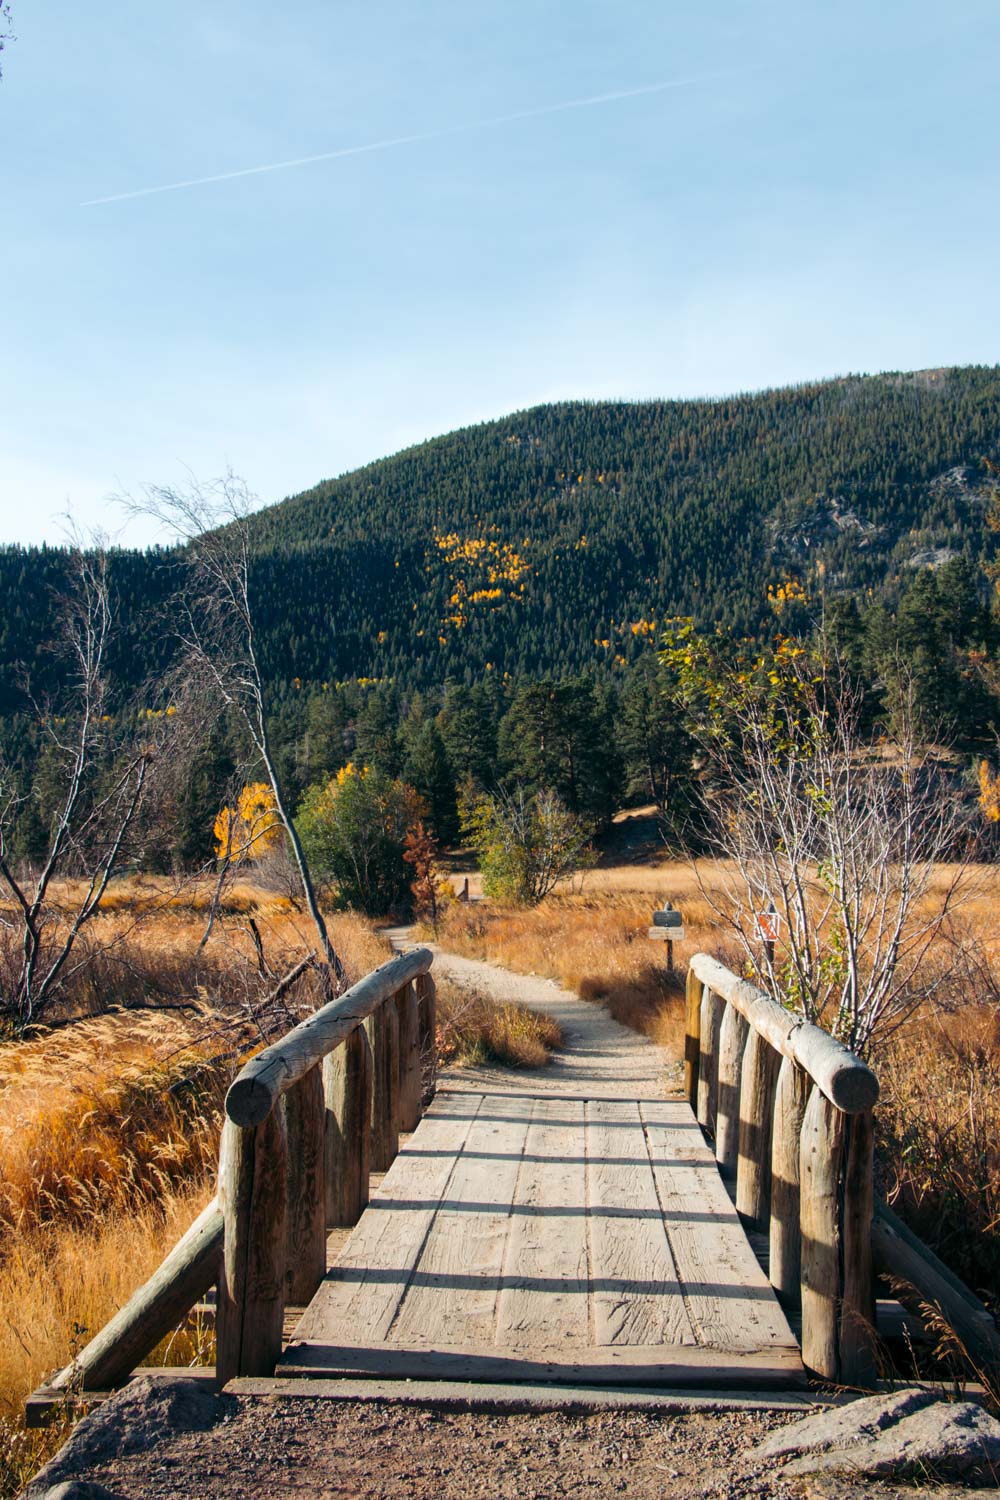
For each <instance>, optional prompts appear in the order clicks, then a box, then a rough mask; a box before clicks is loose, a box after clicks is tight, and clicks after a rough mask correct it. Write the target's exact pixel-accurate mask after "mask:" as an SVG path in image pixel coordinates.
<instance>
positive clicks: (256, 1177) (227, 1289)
mask: <svg viewBox="0 0 1000 1500" xmlns="http://www.w3.org/2000/svg"><path fill="white" fill-rule="evenodd" d="M287 1202H288V1141H287V1136H286V1131H285V1118H284V1114H283V1113H282V1112H281V1111H280V1110H275V1111H274V1112H273V1113H272V1114H270V1115H268V1116H267V1118H266V1119H265V1120H264V1123H263V1124H262V1125H258V1126H256V1127H253V1126H251V1127H250V1128H249V1129H243V1128H242V1127H241V1126H239V1125H234V1124H233V1122H232V1120H226V1122H225V1124H224V1125H223V1127H222V1149H221V1151H220V1159H219V1207H220V1208H221V1210H222V1218H223V1223H224V1225H225V1229H224V1238H223V1254H222V1261H221V1272H220V1275H219V1301H218V1316H217V1319H216V1347H217V1353H216V1368H217V1370H218V1374H219V1380H220V1383H224V1382H225V1381H227V1380H231V1379H232V1378H233V1376H234V1375H269V1374H270V1373H271V1371H272V1370H273V1369H274V1362H275V1360H276V1359H277V1357H278V1355H279V1354H280V1353H281V1333H282V1321H283V1318H284V1312H285V1253H286V1231H285V1224H286V1209H287Z"/></svg>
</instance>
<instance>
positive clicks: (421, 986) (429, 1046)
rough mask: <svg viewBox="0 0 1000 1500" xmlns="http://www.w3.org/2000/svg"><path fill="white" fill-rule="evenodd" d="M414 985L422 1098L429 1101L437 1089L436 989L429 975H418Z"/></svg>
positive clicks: (431, 976) (432, 978)
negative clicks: (416, 1003)
mask: <svg viewBox="0 0 1000 1500" xmlns="http://www.w3.org/2000/svg"><path fill="white" fill-rule="evenodd" d="M415 983H416V988H417V999H418V1001H419V1004H420V1011H419V1015H420V1073H421V1081H422V1083H423V1096H424V1098H425V1099H431V1098H433V1096H434V1091H435V1089H436V1088H437V1065H438V1055H437V988H436V986H435V984H434V976H433V974H431V973H425V974H421V975H419V976H418V978H417V980H416V981H415Z"/></svg>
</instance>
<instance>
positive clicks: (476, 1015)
mask: <svg viewBox="0 0 1000 1500" xmlns="http://www.w3.org/2000/svg"><path fill="white" fill-rule="evenodd" d="M437 1004H438V1011H437V1015H438V1024H437V1043H438V1058H439V1060H440V1062H441V1065H442V1066H443V1067H448V1066H449V1065H451V1066H455V1067H473V1066H475V1065H477V1064H480V1063H491V1062H492V1063H499V1064H501V1065H502V1066H503V1067H507V1068H541V1067H544V1066H545V1064H546V1063H547V1062H548V1060H549V1057H550V1056H551V1053H552V1049H553V1048H554V1047H558V1046H560V1045H561V1043H562V1031H561V1029H560V1026H559V1023H558V1021H555V1020H554V1019H553V1018H552V1016H548V1015H545V1014H543V1013H542V1012H540V1011H535V1010H529V1008H528V1007H527V1006H525V1005H512V1004H506V1005H505V1004H500V1003H498V1002H497V1001H496V1000H490V999H488V998H487V997H486V996H484V995H480V994H478V993H475V992H470V991H469V990H467V989H461V988H459V986H458V985H455V984H452V983H451V982H450V981H449V980H447V979H442V980H439V981H438V985H437Z"/></svg>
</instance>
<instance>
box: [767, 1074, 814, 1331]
mask: <svg viewBox="0 0 1000 1500" xmlns="http://www.w3.org/2000/svg"><path fill="white" fill-rule="evenodd" d="M811 1092H812V1079H811V1078H810V1077H809V1074H808V1073H807V1072H805V1070H804V1069H803V1068H800V1067H799V1065H798V1063H795V1062H792V1060H791V1058H790V1057H783V1058H782V1060H781V1067H780V1068H779V1069H778V1083H777V1087H776V1088H775V1092H774V1119H773V1122H772V1128H771V1219H770V1226H769V1246H770V1250H769V1258H768V1275H769V1277H770V1280H771V1285H772V1286H773V1287H774V1290H775V1291H776V1292H777V1294H778V1298H779V1300H780V1301H781V1303H782V1306H784V1307H798V1306H799V1304H800V1302H801V1300H802V1229H801V1225H800V1222H799V1215H800V1196H801V1194H800V1188H799V1167H800V1157H801V1146H802V1121H803V1120H804V1119H805V1113H806V1105H807V1104H808V1103H809V1095H810V1093H811Z"/></svg>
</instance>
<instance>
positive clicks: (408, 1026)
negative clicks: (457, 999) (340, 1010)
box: [396, 984, 424, 1134]
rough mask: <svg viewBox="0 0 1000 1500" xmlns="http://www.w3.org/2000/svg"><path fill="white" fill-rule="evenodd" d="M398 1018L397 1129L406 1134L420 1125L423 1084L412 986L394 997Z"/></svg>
mask: <svg viewBox="0 0 1000 1500" xmlns="http://www.w3.org/2000/svg"><path fill="white" fill-rule="evenodd" d="M396 1009H397V1012H398V1015H399V1128H400V1130H402V1131H404V1132H406V1134H409V1133H410V1132H411V1131H413V1130H416V1128H417V1125H418V1124H419V1123H420V1107H421V1100H422V1098H423V1092H424V1088H423V1080H422V1077H421V1067H420V1000H419V998H418V996H417V991H416V988H415V987H414V985H412V984H406V985H404V986H403V988H402V989H401V990H400V992H399V994H398V995H397V996H396Z"/></svg>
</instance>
